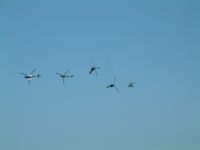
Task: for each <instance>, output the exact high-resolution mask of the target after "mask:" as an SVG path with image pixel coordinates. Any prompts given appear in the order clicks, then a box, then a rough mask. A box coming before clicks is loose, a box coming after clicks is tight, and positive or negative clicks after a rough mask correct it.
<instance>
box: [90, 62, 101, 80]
mask: <svg viewBox="0 0 200 150" xmlns="http://www.w3.org/2000/svg"><path fill="white" fill-rule="evenodd" d="M91 65H92V67H91V68H90V71H89V74H92V73H93V72H95V75H96V76H97V75H98V74H97V70H98V69H100V68H101V67H96V66H95V65H94V64H93V61H91Z"/></svg>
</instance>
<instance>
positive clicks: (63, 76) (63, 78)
mask: <svg viewBox="0 0 200 150" xmlns="http://www.w3.org/2000/svg"><path fill="white" fill-rule="evenodd" d="M69 71H70V69H68V70H67V71H66V72H65V73H64V74H61V73H58V72H56V74H57V75H59V77H60V78H62V80H63V85H64V84H65V78H74V75H67V74H68V72H69Z"/></svg>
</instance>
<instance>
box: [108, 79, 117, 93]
mask: <svg viewBox="0 0 200 150" xmlns="http://www.w3.org/2000/svg"><path fill="white" fill-rule="evenodd" d="M115 83H116V77H115V78H114V82H113V83H111V84H109V85H107V86H106V88H115V90H116V91H117V92H118V93H119V89H118V88H117V86H116V84H115Z"/></svg>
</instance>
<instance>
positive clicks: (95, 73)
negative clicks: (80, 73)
mask: <svg viewBox="0 0 200 150" xmlns="http://www.w3.org/2000/svg"><path fill="white" fill-rule="evenodd" d="M94 72H95V75H96V77H97V75H98V74H97V70H96V69H95V70H94Z"/></svg>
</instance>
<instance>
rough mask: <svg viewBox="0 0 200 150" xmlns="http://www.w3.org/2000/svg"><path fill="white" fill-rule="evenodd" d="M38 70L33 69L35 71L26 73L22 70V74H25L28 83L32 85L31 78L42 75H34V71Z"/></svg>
mask: <svg viewBox="0 0 200 150" xmlns="http://www.w3.org/2000/svg"><path fill="white" fill-rule="evenodd" d="M35 71H36V69H33V71H32V72H31V73H29V74H26V73H23V72H20V74H21V75H24V78H25V79H26V80H27V81H28V84H29V85H30V84H31V80H32V79H33V78H36V77H37V78H39V77H40V76H42V75H41V74H38V75H33V73H34V72H35Z"/></svg>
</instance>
